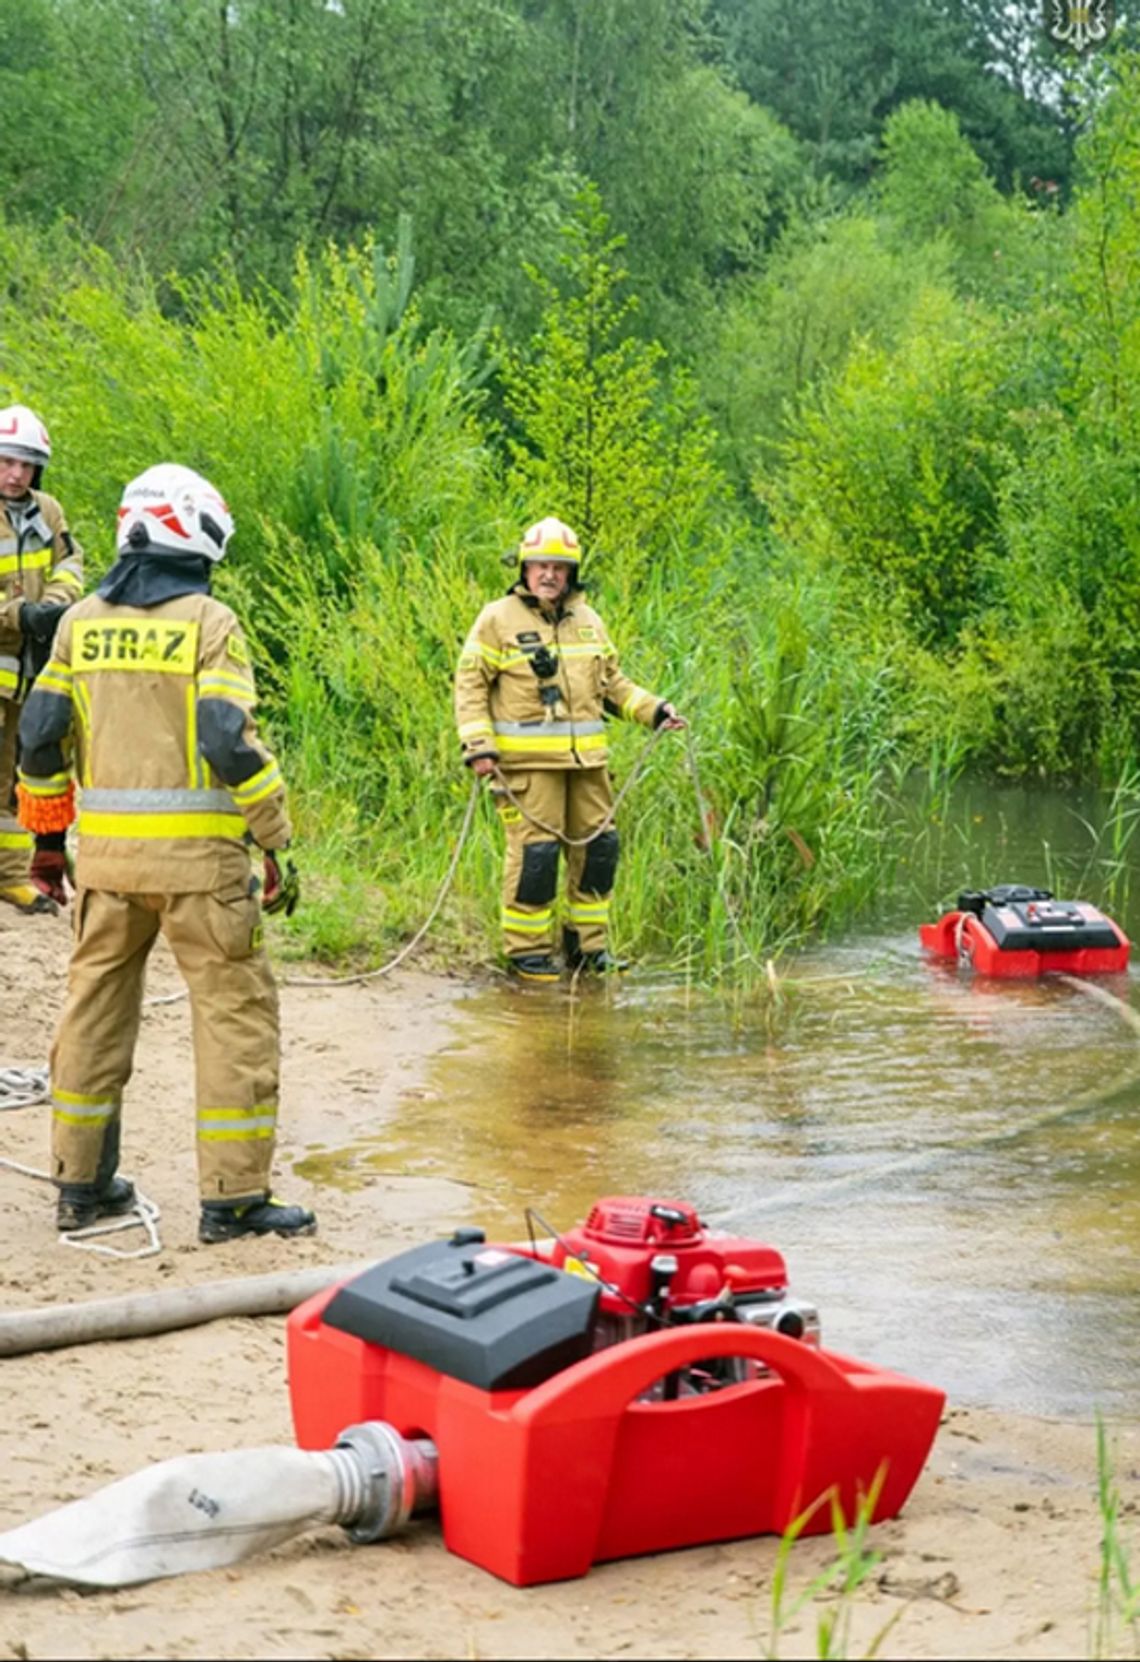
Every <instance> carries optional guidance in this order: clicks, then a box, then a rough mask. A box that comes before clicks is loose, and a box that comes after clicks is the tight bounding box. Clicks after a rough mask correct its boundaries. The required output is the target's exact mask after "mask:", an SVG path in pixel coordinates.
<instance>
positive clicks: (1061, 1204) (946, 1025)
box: [314, 787, 1140, 1415]
mask: <svg viewBox="0 0 1140 1662" xmlns="http://www.w3.org/2000/svg"><path fill="white" fill-rule="evenodd" d="M1097 810H1098V804H1097V803H1096V802H1095V801H1094V802H1091V803H1090V802H1089V800H1088V799H1087V798H1085V799H1081V798H1074V797H1066V796H1064V795H1059V794H1053V795H1049V794H1047V793H1043V792H1031V791H1020V790H1006V791H995V790H994V789H993V788H986V787H971V788H970V789H968V790H967V791H964V792H962V793H959V796H958V797H957V798H956V800H955V803H954V806H953V813H952V814H949V815H947V816H945V818H944V819H943V820H942V821H941V822H940V823H937V824H935V825H934V826H933V829H931V827H929V826H926V825H918V826H916V829H915V841H914V848H913V857H912V858H911V857H908V863H907V865H906V866H904V867H903V868H902V872H901V877H900V881H899V883H898V884H897V885H896V887H895V888H894V889H893V890H892V892H891V893H890V894H888V895H885V896H883V897H882V903H881V905H880V907H879V909H878V917H877V919H876V921H875V923H874V925H873V926H869V927H867V928H866V929H864V930H861V931H858V932H855V933H853V934H851V935H850V936H848V937H846V938H844V939H842V940H839V941H836V942H833V943H830V944H825V945H821V946H816V947H813V948H812V949H810V950H808V951H805V952H802V953H800V954H797V955H796V956H795V957H794V958H785V959H783V960H781V963H780V966H779V970H780V975H781V977H782V990H781V993H780V996H779V999H778V1000H777V1001H776V1003H775V1004H773V1002H772V1000H771V998H770V996H769V995H768V993H767V992H766V991H760V992H753V993H750V994H741V993H737V994H724V993H722V994H719V995H717V994H712V993H707V992H698V991H695V990H694V989H692V988H689V987H686V986H685V985H684V984H682V983H678V982H677V981H676V980H675V979H672V978H670V977H668V976H666V975H663V974H660V973H657V974H655V973H654V972H653V971H652V970H649V969H641V970H639V971H637V972H636V973H635V974H633V975H631V976H629V977H627V978H625V979H623V980H622V981H621V982H610V983H607V984H606V985H605V986H604V987H598V986H592V987H590V988H588V989H586V990H585V991H584V992H583V993H582V994H581V995H580V996H573V995H572V994H571V993H570V992H569V991H568V990H567V989H566V988H563V989H560V990H553V991H552V990H548V989H526V988H517V987H514V986H511V985H509V984H506V983H504V984H503V985H502V986H493V987H490V988H488V989H486V990H484V991H480V992H478V993H476V994H475V995H473V996H472V998H471V999H470V1000H469V1001H467V1002H466V1003H465V1004H464V1006H463V1007H462V1010H461V1013H460V1021H459V1027H458V1032H457V1037H456V1041H455V1043H454V1044H453V1045H452V1047H451V1048H450V1049H449V1050H448V1051H447V1052H446V1053H445V1054H443V1055H442V1056H441V1057H439V1058H438V1059H437V1061H436V1063H435V1066H434V1069H433V1072H432V1074H431V1077H430V1081H429V1089H428V1090H427V1091H426V1093H425V1094H424V1096H423V1097H422V1098H418V1099H412V1100H409V1101H408V1102H407V1103H406V1106H405V1108H404V1110H403V1111H402V1113H401V1115H400V1117H399V1118H398V1120H397V1123H396V1124H395V1125H394V1126H392V1127H389V1129H388V1131H387V1132H386V1134H385V1136H384V1138H383V1140H382V1141H378V1142H375V1143H370V1144H361V1145H358V1146H356V1147H355V1148H353V1149H350V1150H344V1151H335V1152H331V1153H330V1152H326V1153H324V1154H322V1155H321V1156H320V1161H321V1163H322V1164H323V1165H324V1168H325V1170H326V1171H327V1174H328V1175H329V1176H330V1177H331V1178H332V1179H333V1180H342V1181H358V1180H363V1178H364V1177H365V1176H366V1174H367V1172H368V1171H369V1170H384V1171H403V1172H423V1171H433V1172H446V1173H447V1174H448V1175H452V1176H455V1177H457V1178H459V1179H461V1180H463V1181H466V1182H468V1183H470V1184H471V1185H473V1188H472V1202H471V1216H472V1219H473V1220H474V1221H479V1222H482V1223H485V1224H486V1225H487V1227H488V1228H489V1229H490V1230H491V1231H492V1232H494V1233H499V1234H504V1235H514V1236H521V1235H522V1234H523V1233H524V1232H525V1228H524V1210H525V1208H526V1207H528V1206H531V1207H535V1208H537V1209H538V1211H539V1212H540V1213H541V1214H542V1215H543V1217H544V1218H546V1219H547V1220H548V1221H549V1222H550V1223H551V1224H552V1225H554V1226H555V1227H559V1228H565V1227H567V1226H568V1225H570V1224H571V1223H573V1222H575V1221H577V1220H579V1219H580V1218H581V1217H582V1216H583V1215H584V1213H585V1211H586V1210H587V1208H588V1207H589V1205H590V1203H591V1201H592V1200H594V1198H595V1197H596V1196H598V1195H599V1194H614V1193H619V1194H620V1193H644V1192H655V1193H658V1194H661V1195H664V1196H680V1197H682V1198H686V1199H688V1200H691V1201H692V1202H694V1203H695V1204H696V1205H697V1206H698V1208H699V1209H700V1212H701V1215H702V1216H703V1217H704V1218H705V1219H706V1220H707V1221H708V1222H709V1223H710V1224H714V1225H719V1226H722V1227H726V1228H731V1229H733V1230H737V1231H739V1232H740V1233H747V1234H753V1235H757V1236H759V1237H760V1238H762V1239H767V1240H770V1241H772V1242H773V1243H774V1244H775V1245H777V1246H778V1247H779V1248H780V1249H781V1250H782V1251H783V1253H784V1254H785V1256H786V1258H787V1260H788V1265H789V1271H790V1276H791V1281H792V1286H793V1289H794V1290H795V1291H797V1292H799V1293H801V1294H802V1295H804V1296H806V1297H809V1298H812V1299H813V1300H815V1301H816V1302H817V1303H818V1304H819V1306H820V1309H821V1314H822V1318H823V1328H824V1341H825V1343H827V1344H829V1345H832V1346H834V1347H835V1348H837V1349H840V1350H845V1351H849V1352H851V1353H852V1354H855V1355H859V1356H862V1357H865V1358H867V1359H868V1360H871V1361H875V1362H878V1363H881V1364H883V1365H885V1366H891V1367H897V1368H900V1369H903V1370H904V1371H907V1372H910V1373H914V1374H916V1375H918V1376H920V1377H924V1378H927V1379H930V1380H931V1381H934V1382H936V1383H938V1384H940V1385H942V1386H943V1387H944V1388H946V1389H947V1390H948V1391H949V1392H950V1393H951V1395H952V1397H953V1398H954V1399H956V1400H957V1401H960V1402H970V1403H976V1404H986V1405H990V1406H993V1407H999V1408H1005V1409H1013V1410H1030V1411H1040V1412H1055V1413H1081V1414H1085V1413H1088V1412H1090V1411H1091V1410H1092V1408H1093V1407H1094V1406H1099V1407H1100V1408H1101V1409H1103V1410H1105V1411H1106V1412H1123V1413H1128V1414H1132V1415H1135V1414H1137V1413H1140V1284H1138V1279H1137V1273H1136V1271H1137V1256H1138V1254H1137V1247H1138V1245H1140V1137H1138V1129H1140V1034H1138V1031H1137V1029H1136V1028H1135V1027H1134V1026H1132V1025H1130V1024H1129V1022H1128V1021H1127V1020H1126V1019H1125V1013H1126V1012H1125V1010H1123V1009H1122V1005H1123V1006H1125V1007H1128V1008H1131V1007H1132V1003H1133V998H1134V994H1133V984H1132V978H1131V977H1129V976H1118V977H1113V978H1108V979H1106V980H1104V981H1102V982H1100V983H1098V985H1100V986H1101V987H1102V989H1103V990H1104V991H1105V992H1106V993H1108V994H1109V995H1110V996H1109V997H1107V998H1104V999H1100V1000H1098V999H1096V998H1094V997H1091V996H1087V995H1085V994H1082V992H1081V991H1080V990H1079V989H1077V988H1074V987H1073V986H1070V985H1067V984H1065V983H1064V982H1061V981H1058V980H1056V979H1054V978H1049V979H1046V980H1042V981H1036V982H1010V983H999V982H987V981H985V980H983V979H982V978H979V977H973V976H971V975H970V974H968V973H965V972H959V971H958V970H957V969H956V968H955V967H953V966H944V965H941V964H935V963H931V962H929V961H927V960H926V959H925V958H924V956H923V955H922V953H921V952H920V949H919V946H918V937H917V926H918V924H919V922H920V921H922V920H923V919H924V917H933V916H935V915H936V913H937V910H938V903H939V902H940V901H943V900H946V899H948V898H952V896H953V893H954V892H955V891H956V888H957V887H958V886H959V885H961V886H969V885H971V884H972V885H975V886H977V885H984V884H992V883H996V882H1004V881H1028V882H1039V883H1040V882H1045V881H1047V880H1048V879H1049V878H1050V877H1058V876H1059V877H1061V878H1062V879H1063V878H1065V877H1066V875H1068V876H1069V878H1070V879H1071V881H1070V882H1060V883H1058V888H1059V889H1061V888H1063V889H1064V890H1065V896H1066V898H1070V897H1073V895H1074V894H1075V893H1076V892H1077V891H1076V890H1075V889H1074V887H1073V884H1074V883H1080V884H1081V885H1082V886H1081V889H1080V895H1079V897H1081V898H1100V893H1101V892H1103V891H1098V890H1097V889H1096V887H1095V885H1096V883H1097V882H1098V881H1099V878H1098V875H1097V872H1098V867H1097V861H1098V860H1100V859H1102V857H1103V855H1104V849H1103V845H1101V844H1098V843H1097V841H1096V839H1095V837H1094V835H1093V831H1092V829H1090V827H1092V826H1094V825H1095V818H1096V813H1097ZM1090 884H1091V885H1092V887H1091V888H1090ZM1117 892H1118V893H1119V894H1123V890H1122V889H1118V891H1117ZM924 895H925V896H927V897H929V898H928V899H927V900H926V901H925V903H924V899H923V896H924ZM1128 912H1129V908H1128V907H1127V906H1124V908H1123V911H1122V912H1118V914H1117V915H1118V921H1120V922H1121V923H1122V924H1123V925H1124V926H1125V927H1126V928H1130V929H1131V930H1132V932H1133V933H1134V935H1136V934H1137V933H1138V926H1140V919H1132V918H1131V917H1130V916H1129V915H1128ZM314 1164H316V1163H315V1162H314Z"/></svg>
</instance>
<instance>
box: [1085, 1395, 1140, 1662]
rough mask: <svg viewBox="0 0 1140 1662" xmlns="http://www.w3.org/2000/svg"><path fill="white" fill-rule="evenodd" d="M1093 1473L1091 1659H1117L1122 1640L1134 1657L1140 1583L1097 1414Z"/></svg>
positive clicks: (1139, 1638) (1138, 1641) (1139, 1631)
mask: <svg viewBox="0 0 1140 1662" xmlns="http://www.w3.org/2000/svg"><path fill="white" fill-rule="evenodd" d="M1096 1471H1097V1502H1098V1504H1099V1507H1100V1519H1101V1537H1100V1573H1099V1575H1098V1577H1097V1608H1096V1625H1095V1628H1094V1631H1093V1645H1092V1654H1093V1655H1094V1656H1095V1657H1112V1656H1117V1655H1119V1654H1120V1642H1121V1641H1122V1640H1123V1642H1124V1644H1125V1645H1126V1647H1127V1650H1128V1652H1129V1653H1130V1654H1131V1655H1133V1656H1137V1655H1140V1582H1138V1581H1137V1580H1136V1577H1135V1575H1134V1574H1133V1570H1132V1560H1131V1556H1130V1553H1129V1549H1128V1547H1127V1545H1126V1544H1125V1541H1124V1538H1123V1535H1122V1532H1121V1514H1122V1511H1123V1509H1124V1508H1123V1502H1122V1499H1121V1494H1120V1489H1119V1486H1118V1484H1117V1481H1116V1474H1115V1471H1114V1469H1113V1461H1112V1453H1111V1450H1110V1448H1109V1442H1108V1433H1107V1432H1106V1430H1105V1425H1104V1421H1103V1420H1102V1419H1101V1417H1100V1415H1099V1414H1098V1415H1097V1421H1096Z"/></svg>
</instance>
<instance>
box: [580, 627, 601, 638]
mask: <svg viewBox="0 0 1140 1662" xmlns="http://www.w3.org/2000/svg"><path fill="white" fill-rule="evenodd" d="M578 639H579V640H580V641H596V640H598V639H599V636H598V631H597V630H596V629H595V628H594V625H593V624H592V623H581V624H579V625H578Z"/></svg>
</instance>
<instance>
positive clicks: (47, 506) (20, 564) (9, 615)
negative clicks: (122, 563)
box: [0, 491, 83, 698]
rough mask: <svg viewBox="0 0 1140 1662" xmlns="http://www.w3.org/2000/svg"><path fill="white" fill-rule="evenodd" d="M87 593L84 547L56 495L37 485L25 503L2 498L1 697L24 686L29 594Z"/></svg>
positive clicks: (58, 597)
mask: <svg viewBox="0 0 1140 1662" xmlns="http://www.w3.org/2000/svg"><path fill="white" fill-rule="evenodd" d="M82 593H83V550H82V549H81V548H80V546H79V544H78V543H77V542H76V541H75V539H74V537H73V536H72V535H71V532H70V531H69V530H68V529H67V520H66V519H65V518H64V513H63V509H62V508H61V507H60V505H59V503H58V502H57V501H56V499H55V497H54V496H48V495H47V493H46V492H45V491H32V492H31V493H30V496H29V498H28V501H27V502H26V503H24V504H20V503H13V504H8V503H5V502H3V501H0V698H17V697H19V696H20V693H21V691H26V690H27V687H26V684H25V685H24V686H23V688H21V679H20V654H21V650H22V647H23V639H24V638H23V635H22V634H21V632H20V607H21V606H22V605H23V603H24V601H25V600H33V601H34V600H51V601H63V602H65V603H66V602H68V601H72V600H78V598H79V596H80V595H81V594H82Z"/></svg>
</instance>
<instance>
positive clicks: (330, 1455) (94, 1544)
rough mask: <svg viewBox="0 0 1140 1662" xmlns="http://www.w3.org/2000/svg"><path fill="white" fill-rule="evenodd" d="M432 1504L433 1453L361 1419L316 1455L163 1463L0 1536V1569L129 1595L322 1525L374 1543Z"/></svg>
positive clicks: (239, 1455) (297, 1452) (292, 1452)
mask: <svg viewBox="0 0 1140 1662" xmlns="http://www.w3.org/2000/svg"><path fill="white" fill-rule="evenodd" d="M438 1499H439V1462H438V1457H437V1455H436V1449H435V1444H434V1443H432V1442H431V1441H429V1439H428V1438H426V1437H419V1438H415V1439H409V1438H406V1437H401V1436H400V1434H399V1432H397V1431H396V1430H395V1429H394V1427H392V1426H390V1425H388V1424H386V1423H385V1422H384V1421H383V1420H369V1421H366V1422H365V1423H364V1424H362V1425H354V1426H350V1427H349V1428H348V1429H347V1430H346V1431H342V1432H341V1434H340V1437H339V1438H338V1439H337V1444H336V1447H335V1448H332V1449H326V1450H323V1451H322V1452H320V1453H309V1452H307V1451H305V1450H304V1449H296V1448H284V1447H274V1448H250V1449H236V1450H233V1451H231V1452H230V1453H226V1454H184V1455H180V1456H178V1458H177V1459H174V1460H163V1461H162V1462H161V1463H160V1464H159V1465H157V1466H150V1467H148V1468H147V1469H146V1470H145V1471H141V1472H135V1474H134V1475H133V1476H132V1477H124V1478H122V1479H121V1480H120V1481H119V1482H118V1483H111V1484H109V1485H108V1486H107V1487H106V1488H104V1489H97V1490H96V1492H95V1493H94V1494H93V1495H88V1496H86V1497H85V1498H84V1499H83V1500H76V1501H72V1502H71V1504H70V1505H68V1506H61V1507H58V1508H57V1509H56V1510H55V1511H53V1512H45V1513H44V1515H43V1517H41V1518H36V1519H34V1520H33V1521H32V1522H31V1523H26V1524H20V1525H19V1526H18V1527H17V1528H16V1529H10V1530H8V1531H7V1532H6V1533H4V1534H0V1565H4V1564H7V1565H10V1566H12V1567H13V1568H15V1569H18V1570H23V1571H25V1572H26V1573H27V1574H29V1575H39V1576H50V1577H51V1578H52V1579H53V1580H55V1581H63V1582H68V1583H70V1584H71V1585H73V1586H80V1587H130V1586H133V1585H134V1584H135V1583H137V1582H140V1581H155V1580H158V1579H159V1578H160V1577H162V1576H172V1575H186V1574H187V1573H189V1572H190V1571H194V1570H217V1569H222V1568H224V1567H225V1566H226V1565H228V1564H237V1563H240V1562H241V1561H242V1560H243V1559H246V1558H252V1557H253V1556H254V1555H255V1554H257V1553H260V1552H268V1551H269V1550H270V1548H272V1547H276V1546H280V1545H281V1543H282V1542H283V1541H288V1540H290V1539H292V1537H293V1536H295V1535H299V1534H301V1533H302V1532H303V1531H305V1530H307V1529H316V1528H319V1527H320V1526H321V1525H323V1524H341V1525H343V1526H344V1528H345V1529H346V1530H347V1531H348V1534H349V1535H350V1536H351V1538H352V1539H353V1540H354V1541H360V1542H366V1541H380V1540H383V1539H384V1538H385V1537H386V1536H389V1535H394V1534H396V1532H397V1531H398V1530H400V1529H402V1528H403V1526H404V1525H405V1524H406V1523H407V1521H408V1519H409V1518H410V1517H411V1516H412V1514H413V1513H415V1512H426V1511H429V1510H431V1509H433V1508H434V1507H435V1506H436V1505H437V1504H438Z"/></svg>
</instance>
